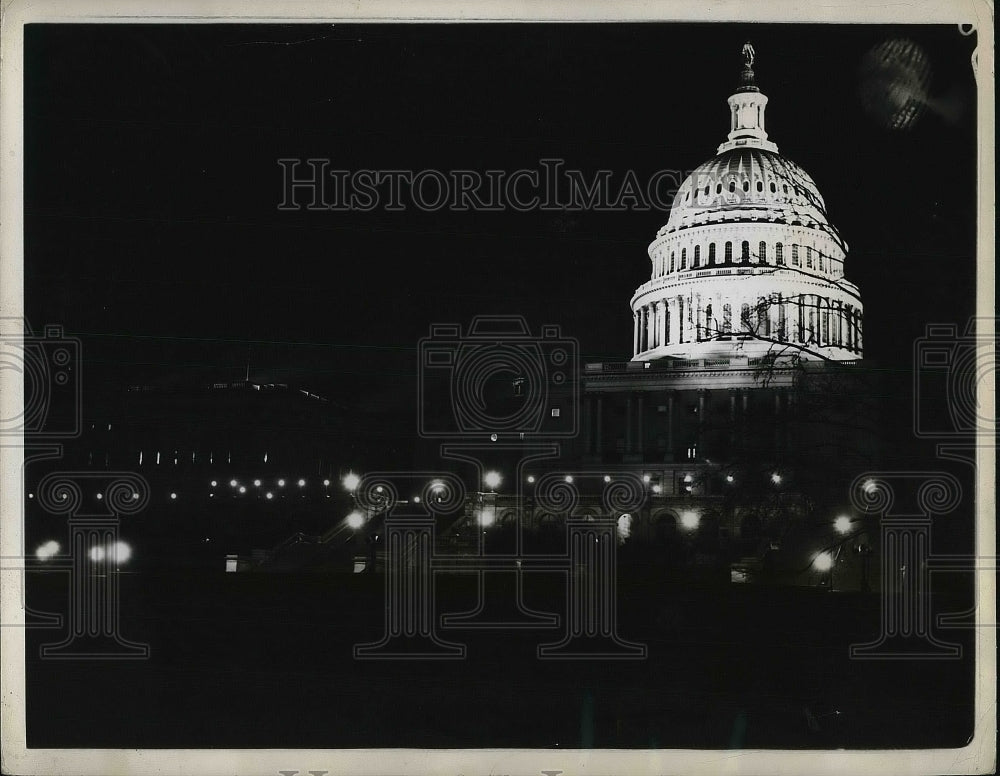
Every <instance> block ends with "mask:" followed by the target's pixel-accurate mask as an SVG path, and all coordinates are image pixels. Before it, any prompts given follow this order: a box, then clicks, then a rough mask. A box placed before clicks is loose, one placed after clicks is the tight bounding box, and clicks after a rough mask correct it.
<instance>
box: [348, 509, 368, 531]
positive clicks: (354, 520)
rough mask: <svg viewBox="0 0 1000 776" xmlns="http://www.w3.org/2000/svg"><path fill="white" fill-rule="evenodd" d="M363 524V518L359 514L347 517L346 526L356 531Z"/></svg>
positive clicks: (353, 513)
mask: <svg viewBox="0 0 1000 776" xmlns="http://www.w3.org/2000/svg"><path fill="white" fill-rule="evenodd" d="M364 524H365V516H364V515H363V514H362V513H361V512H357V511H355V512H351V514H349V515H348V516H347V525H348V526H350V527H351V528H353V529H354V530H355V531H357V530H358V529H359V528H360V527H361V526H363V525H364Z"/></svg>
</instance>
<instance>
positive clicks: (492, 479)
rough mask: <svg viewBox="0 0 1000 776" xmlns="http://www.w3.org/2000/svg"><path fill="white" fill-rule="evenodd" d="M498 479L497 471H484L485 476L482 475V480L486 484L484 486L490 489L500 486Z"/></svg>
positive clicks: (499, 478)
mask: <svg viewBox="0 0 1000 776" xmlns="http://www.w3.org/2000/svg"><path fill="white" fill-rule="evenodd" d="M500 480H501V477H500V473H499V472H492V471H491V472H486V476H484V477H483V482H484V483H485V484H486V487H487V488H489V489H490V490H491V491H494V490H496V489H497V488H498V487H500Z"/></svg>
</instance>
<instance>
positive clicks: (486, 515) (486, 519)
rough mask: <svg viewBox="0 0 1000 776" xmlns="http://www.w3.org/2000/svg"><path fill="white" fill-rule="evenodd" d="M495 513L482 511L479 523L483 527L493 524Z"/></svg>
mask: <svg viewBox="0 0 1000 776" xmlns="http://www.w3.org/2000/svg"><path fill="white" fill-rule="evenodd" d="M493 520H494V515H493V513H492V512H482V513H481V514H480V515H479V525H481V526H482V527H483V528H487V527H488V526H491V525H493Z"/></svg>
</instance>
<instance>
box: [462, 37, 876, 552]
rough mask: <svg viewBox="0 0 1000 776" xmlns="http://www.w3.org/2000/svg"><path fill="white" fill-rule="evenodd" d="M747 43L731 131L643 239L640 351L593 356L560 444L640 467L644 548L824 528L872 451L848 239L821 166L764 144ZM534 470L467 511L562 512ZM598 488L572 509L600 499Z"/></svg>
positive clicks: (591, 457)
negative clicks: (566, 441)
mask: <svg viewBox="0 0 1000 776" xmlns="http://www.w3.org/2000/svg"><path fill="white" fill-rule="evenodd" d="M743 55H744V65H743V68H742V72H741V74H740V78H739V82H738V85H737V88H736V90H735V92H734V93H733V94H732V95H731V96H730V97H729V99H728V107H729V134H728V136H727V138H726V139H725V141H724V142H722V143H721V145H719V146H718V149H717V152H716V154H715V156H714V157H712V158H711V159H710V160H708V161H707V162H705V163H704V164H701V165H700V166H698V167H697V168H696V169H695V170H694V171H693V172H692V173H691V174H690V175H689V176H688V177H687V178H686V179H685V180H684V182H683V183H682V185H681V186H680V188H679V190H678V191H677V193H676V195H675V197H674V200H673V205H672V208H671V211H670V216H669V218H668V220H667V223H666V224H665V225H664V226H663V227H662V228H660V230H659V231H658V232H657V233H656V237H655V239H654V240H653V241H652V243H650V245H649V259H650V267H651V273H650V278H649V280H648V281H646V282H645V283H643V284H642V285H640V286H639V287H638V288H637V289H636V291H635V293H634V294H633V296H632V299H631V301H630V307H631V312H632V332H631V333H632V352H631V359H630V360H628V361H619V362H602V363H588V364H585V365H584V368H583V371H582V375H581V377H580V383H579V385H578V388H579V394H578V395H579V400H580V408H579V409H580V430H581V433H580V436H579V437H578V439H577V440H575V442H574V444H575V445H576V448H575V449H569V450H567V449H566V447H565V446H564V450H563V453H564V461H565V460H567V459H568V460H570V461H572V462H573V465H574V466H576V467H577V468H578V469H580V468H582V469H584V470H593V471H595V472H602V473H604V475H605V482H607V481H608V479H607V478H608V477H611V478H615V477H616V476H617V477H621V476H622V475H624V474H626V473H627V474H628V475H630V476H632V477H633V478H634V477H635V476H639V477H641V480H642V482H643V483H644V485H645V487H646V488H647V499H646V501H645V503H644V506H643V507H642V508H641V509H639V510H633V511H631V512H630V513H629V514H628V515H627V518H628V521H627V524H626V525H622V526H621V528H622V529H623V530H624V531H626V532H627V533H628V536H629V541H630V542H632V543H646V544H653V545H655V544H656V543H657V541H660V540H665V537H666V538H667V539H669V537H671V536H681V535H684V534H685V533H687V534H688V538H689V539H690V538H691V536H692V535H694V534H697V535H699V536H700V537H701V538H702V540H703V542H702V543H703V544H705V545H706V546H707V547H708V548H709V551H713V550H712V548H713V547H714V548H716V550H715V551H717V550H718V547H719V546H720V544H721V545H723V546H735V545H736V544H740V548H739V549H740V550H741V551H742V552H749V551H752V549H753V546H754V545H755V544H759V543H760V542H762V541H766V540H767V537H768V536H774V535H781V534H782V533H786V532H787V530H788V527H789V525H790V524H791V523H794V522H795V521H799V522H803V521H807V522H808V521H812V522H816V523H817V524H818V523H819V522H822V523H823V524H826V525H828V524H829V522H832V520H833V519H834V516H835V515H837V514H842V513H843V509H844V507H845V505H847V504H848V498H847V489H848V486H849V485H850V483H851V480H852V479H853V477H854V476H856V474H857V473H859V472H861V471H864V470H866V469H868V468H869V467H870V466H871V465H872V460H873V456H874V455H875V448H876V443H875V435H874V433H873V432H872V426H871V421H872V417H873V416H874V415H875V413H874V412H873V411H872V406H871V397H872V394H873V391H872V390H871V387H870V385H869V381H870V369H868V368H866V365H865V364H864V363H863V362H862V352H863V351H862V349H863V319H864V311H863V305H862V302H861V295H860V292H859V290H858V288H857V286H855V285H854V284H853V283H851V282H850V281H849V280H848V279H847V278H846V277H845V261H846V259H847V253H848V246H847V243H846V242H845V241H844V239H843V238H842V237H841V235H840V234H839V233H838V231H837V229H836V227H834V225H833V224H831V223H830V220H829V218H828V216H827V211H826V203H825V202H824V200H823V197H822V195H821V194H820V192H819V189H818V188H817V186H816V184H815V182H814V181H813V179H812V178H811V177H810V176H809V175H808V173H806V172H805V171H804V170H803V169H802V168H801V167H799V166H798V165H797V164H795V163H794V162H792V161H790V160H788V159H786V158H785V157H783V156H782V155H781V154H779V152H778V146H777V145H776V144H775V143H774V142H773V141H772V140H770V139H769V137H768V133H767V131H766V129H765V114H766V109H767V104H768V98H767V96H766V95H765V94H764V93H763V92H761V90H760V88H759V87H758V85H757V81H756V75H755V73H754V70H753V64H754V52H753V49H752V47H751V46H750V45H749V44H747V45H746V46H744V49H743ZM552 402H553V403H554V404H557V403H558V400H557V399H556V398H552ZM553 414H554V415H555V414H556V412H555V410H553ZM562 414H563V415H565V414H566V410H565V409H564V410H562ZM567 471H569V469H567ZM523 474H524V473H523V472H522V475H523ZM537 479H538V477H534V476H532V477H528V478H527V482H528V483H529V484H527V485H523V487H524V490H523V492H522V495H521V496H515V495H514V494H509V495H507V494H504V493H495V494H485V495H483V494H480V496H479V497H478V499H479V503H478V504H476V503H471V502H470V504H469V505H468V509H467V512H466V522H467V524H468V525H470V526H473V525H476V524H477V523H478V524H482V523H483V522H484V521H483V520H482V519H481V518H482V515H481V514H480V513H481V512H482V511H483V509H484V508H485V509H487V510H488V512H489V515H488V518H487V520H486V521H485V522H488V523H489V524H490V525H502V524H503V523H504V522H505V521H508V520H513V519H516V516H517V515H518V513H520V518H519V519H520V520H521V524H522V526H523V527H524V528H525V529H527V530H531V529H533V528H538V527H541V526H544V525H546V523H547V522H548V523H551V522H553V521H558V520H559V516H557V515H552V514H548V513H547V510H546V509H545V505H544V503H543V499H541V498H540V497H539V498H536V497H535V495H536V494H534V493H533V492H532V488H533V487H534V486H533V485H531V484H530V483H532V482H535V481H536V480H537ZM504 490H507V488H504ZM538 495H539V496H540V494H538ZM593 501H594V503H593V504H588V499H587V498H586V496H585V495H584V496H583V497H582V498H581V499H580V500H579V501H578V504H577V507H576V512H575V514H576V515H577V516H580V515H586V514H588V513H589V514H594V515H597V514H601V513H602V511H605V510H602V509H601V506H600V502H599V499H597V498H596V497H595V498H594V499H593ZM520 502H523V503H520ZM615 517H617V516H615ZM734 551H735V550H734Z"/></svg>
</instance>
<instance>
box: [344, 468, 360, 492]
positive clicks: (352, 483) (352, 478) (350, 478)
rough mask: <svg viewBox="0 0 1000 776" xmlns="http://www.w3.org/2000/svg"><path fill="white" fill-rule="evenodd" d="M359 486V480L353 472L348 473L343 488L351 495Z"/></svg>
mask: <svg viewBox="0 0 1000 776" xmlns="http://www.w3.org/2000/svg"><path fill="white" fill-rule="evenodd" d="M360 484H361V478H360V477H359V476H358V475H356V474H355V473H354V472H349V473H348V474H347V476H346V477H344V488H345V489H346V490H348V491H350V492H351V493H353V492H354V491H356V490H357V489H358V485H360Z"/></svg>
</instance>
